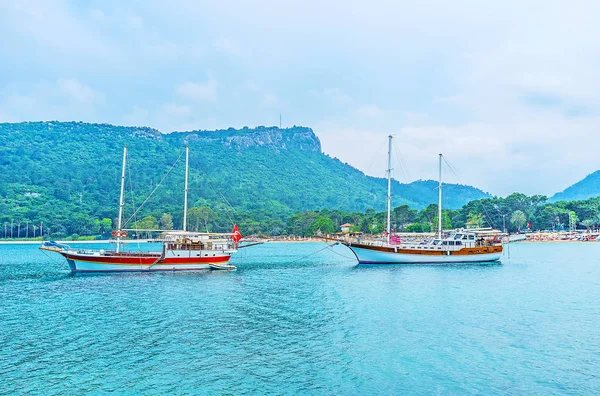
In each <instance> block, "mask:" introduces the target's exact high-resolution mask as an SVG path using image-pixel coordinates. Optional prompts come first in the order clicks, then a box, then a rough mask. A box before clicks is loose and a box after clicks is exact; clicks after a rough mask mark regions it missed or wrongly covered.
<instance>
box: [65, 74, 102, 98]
mask: <svg viewBox="0 0 600 396" xmlns="http://www.w3.org/2000/svg"><path fill="white" fill-rule="evenodd" d="M58 87H59V89H60V91H61V92H62V93H63V94H64V95H65V96H66V97H67V98H68V99H69V100H74V101H78V102H80V103H102V102H104V95H103V94H102V93H100V92H97V91H94V90H93V89H91V88H90V87H88V86H87V85H85V84H82V83H80V82H79V81H77V80H75V79H65V80H60V81H59V82H58Z"/></svg>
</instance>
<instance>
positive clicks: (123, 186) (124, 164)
mask: <svg viewBox="0 0 600 396" xmlns="http://www.w3.org/2000/svg"><path fill="white" fill-rule="evenodd" d="M126 164H127V146H123V169H122V170H121V195H120V198H119V219H118V220H117V231H118V236H117V253H119V248H120V245H121V226H122V224H123V207H124V206H125V196H124V193H125V166H126Z"/></svg>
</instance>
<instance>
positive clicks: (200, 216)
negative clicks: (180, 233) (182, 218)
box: [187, 206, 216, 232]
mask: <svg viewBox="0 0 600 396" xmlns="http://www.w3.org/2000/svg"><path fill="white" fill-rule="evenodd" d="M215 218H216V214H215V212H214V211H213V210H212V209H211V208H209V207H208V206H199V207H194V208H191V209H188V215H187V220H188V228H189V229H190V230H191V231H202V230H203V229H204V230H206V231H207V232H208V231H209V227H208V225H209V223H210V222H211V221H213V220H214V219H215Z"/></svg>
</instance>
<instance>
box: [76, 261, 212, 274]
mask: <svg viewBox="0 0 600 396" xmlns="http://www.w3.org/2000/svg"><path fill="white" fill-rule="evenodd" d="M67 261H68V262H69V267H70V268H71V271H72V272H78V273H82V272H157V271H198V270H208V269H211V268H210V264H205V263H201V264H155V265H143V264H142V265H139V264H108V263H96V262H92V261H79V260H67Z"/></svg>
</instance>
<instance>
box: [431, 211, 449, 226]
mask: <svg viewBox="0 0 600 396" xmlns="http://www.w3.org/2000/svg"><path fill="white" fill-rule="evenodd" d="M438 221H439V220H438V217H437V216H435V217H434V218H433V223H432V225H431V228H433V229H436V230H437V228H438ZM442 229H443V230H451V229H452V220H450V216H449V215H448V212H446V211H442Z"/></svg>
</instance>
